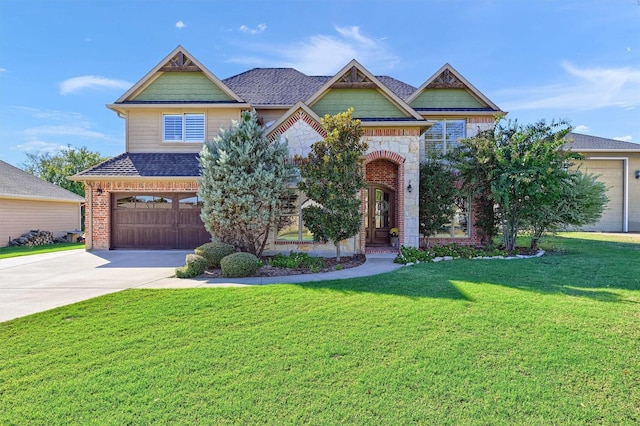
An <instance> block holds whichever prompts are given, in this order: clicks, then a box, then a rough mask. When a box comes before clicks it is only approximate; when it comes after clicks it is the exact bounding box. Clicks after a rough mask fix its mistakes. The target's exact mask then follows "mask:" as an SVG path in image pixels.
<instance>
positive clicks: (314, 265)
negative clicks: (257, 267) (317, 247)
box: [269, 251, 325, 271]
mask: <svg viewBox="0 0 640 426" xmlns="http://www.w3.org/2000/svg"><path fill="white" fill-rule="evenodd" d="M269 264H270V265H271V266H276V267H278V268H291V269H295V268H309V269H311V270H316V271H318V270H320V269H322V268H324V267H325V263H324V260H323V259H322V258H320V257H313V256H309V255H308V254H307V253H297V252H294V251H292V252H291V253H289V255H285V254H276V255H275V256H273V258H271V260H270V261H269Z"/></svg>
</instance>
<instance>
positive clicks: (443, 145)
mask: <svg viewBox="0 0 640 426" xmlns="http://www.w3.org/2000/svg"><path fill="white" fill-rule="evenodd" d="M466 124H467V123H466V122H465V120H439V121H436V122H435V123H433V126H431V127H430V128H429V129H427V131H426V132H425V133H424V146H425V152H426V154H427V156H429V155H430V154H437V155H440V154H441V155H444V154H446V153H447V151H449V150H450V149H451V148H453V147H455V146H457V145H458V140H459V139H464V138H465V135H466V128H467V125H466Z"/></svg>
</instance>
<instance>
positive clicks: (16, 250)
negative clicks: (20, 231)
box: [0, 243, 84, 259]
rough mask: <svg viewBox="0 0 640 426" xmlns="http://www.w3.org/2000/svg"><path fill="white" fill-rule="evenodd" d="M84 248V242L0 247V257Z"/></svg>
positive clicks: (6, 257)
mask: <svg viewBox="0 0 640 426" xmlns="http://www.w3.org/2000/svg"><path fill="white" fill-rule="evenodd" d="M81 248H84V243H56V244H45V245H42V246H15V247H0V259H8V258H10V257H18V256H29V255H31V254H42V253H52V252H55V251H65V250H76V249H81Z"/></svg>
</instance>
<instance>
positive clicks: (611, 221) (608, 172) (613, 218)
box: [582, 160, 624, 232]
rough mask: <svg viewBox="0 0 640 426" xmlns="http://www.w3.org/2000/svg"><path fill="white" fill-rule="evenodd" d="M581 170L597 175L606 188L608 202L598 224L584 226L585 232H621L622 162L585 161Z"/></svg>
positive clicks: (622, 215) (622, 200) (622, 199)
mask: <svg viewBox="0 0 640 426" xmlns="http://www.w3.org/2000/svg"><path fill="white" fill-rule="evenodd" d="M582 170H584V171H586V172H588V173H591V174H594V175H598V180H599V181H600V182H602V183H604V185H605V187H606V188H607V197H608V198H609V202H608V203H607V205H606V207H605V211H604V212H603V214H602V218H601V219H600V221H598V223H596V224H595V225H591V226H585V227H583V229H584V230H585V231H601V232H621V231H622V230H623V229H622V228H623V221H624V176H623V172H624V163H623V161H622V160H587V161H585V162H584V163H583V166H582Z"/></svg>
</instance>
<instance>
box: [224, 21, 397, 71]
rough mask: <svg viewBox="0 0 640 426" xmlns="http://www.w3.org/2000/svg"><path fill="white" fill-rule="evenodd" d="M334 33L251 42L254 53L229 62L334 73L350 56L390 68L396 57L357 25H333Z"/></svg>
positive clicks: (366, 64) (366, 63)
mask: <svg viewBox="0 0 640 426" xmlns="http://www.w3.org/2000/svg"><path fill="white" fill-rule="evenodd" d="M335 30H336V32H337V35H326V34H318V35H314V36H311V37H308V38H307V39H305V40H303V41H300V42H293V43H289V44H281V45H273V44H269V45H266V44H259V43H254V44H252V45H251V46H250V48H252V49H254V50H255V52H256V53H255V54H254V55H248V56H244V57H236V58H234V59H232V60H231V62H235V63H241V64H243V65H248V66H256V67H273V66H280V67H291V68H295V69H297V70H298V71H301V72H303V73H307V74H311V75H318V74H333V73H335V72H336V71H338V70H339V69H340V68H341V67H343V66H344V65H346V64H347V63H348V62H349V61H350V60H351V59H357V60H358V61H359V62H361V63H362V64H363V65H364V66H366V67H368V68H370V69H376V71H380V70H386V69H392V68H393V67H394V65H395V64H396V63H397V62H398V61H399V59H398V57H397V56H396V55H395V54H394V53H393V52H391V51H390V50H389V49H388V48H387V46H386V45H385V44H384V42H383V40H380V39H375V38H372V37H369V36H367V35H365V34H363V33H362V32H361V30H360V27H357V26H351V27H336V28H335Z"/></svg>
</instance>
